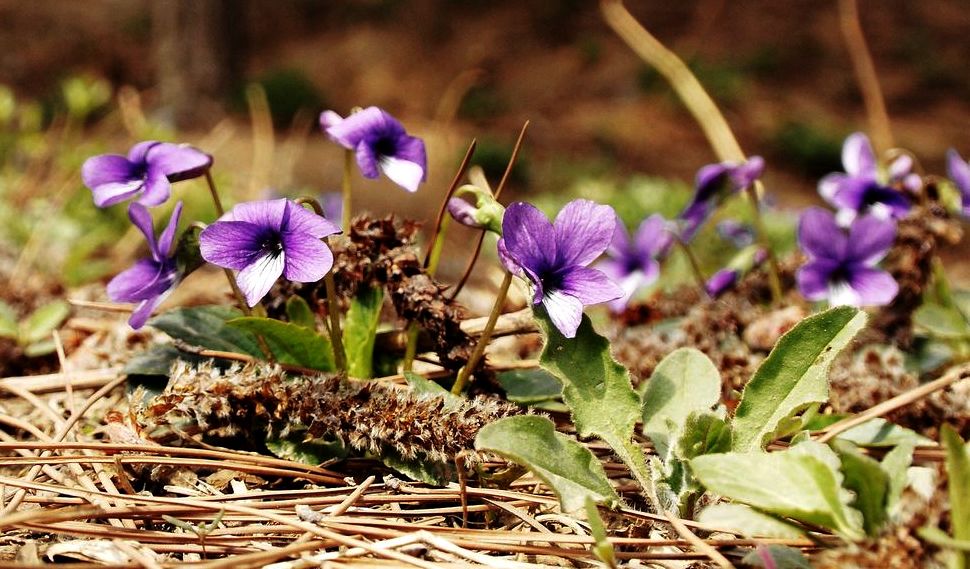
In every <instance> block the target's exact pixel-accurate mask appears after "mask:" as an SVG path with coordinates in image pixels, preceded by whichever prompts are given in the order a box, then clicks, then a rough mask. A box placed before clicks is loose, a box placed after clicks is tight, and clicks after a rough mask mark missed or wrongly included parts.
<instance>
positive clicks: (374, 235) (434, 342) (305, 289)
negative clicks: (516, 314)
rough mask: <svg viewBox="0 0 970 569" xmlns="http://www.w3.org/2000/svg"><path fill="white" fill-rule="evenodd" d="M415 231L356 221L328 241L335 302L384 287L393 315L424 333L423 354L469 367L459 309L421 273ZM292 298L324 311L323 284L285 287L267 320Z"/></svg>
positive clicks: (394, 223)
mask: <svg viewBox="0 0 970 569" xmlns="http://www.w3.org/2000/svg"><path fill="white" fill-rule="evenodd" d="M417 229H418V226H417V224H416V223H415V222H413V221H407V220H405V221H401V220H398V219H397V218H395V217H394V216H393V215H389V216H386V217H383V218H380V219H373V218H370V217H367V216H359V217H357V218H356V219H354V221H353V223H352V224H351V228H350V231H349V233H348V235H347V236H346V237H343V238H335V239H333V240H332V241H331V248H332V249H333V252H334V257H335V259H336V261H335V263H334V269H333V270H334V281H335V283H336V288H337V296H338V297H339V298H340V302H341V303H342V304H346V303H347V302H349V299H350V298H352V297H353V296H354V295H356V294H357V291H358V290H360V288H361V287H365V286H374V287H383V288H384V290H385V292H386V293H387V296H388V297H389V298H390V300H391V303H392V304H393V306H394V309H395V311H396V312H397V315H398V316H399V317H400V318H403V319H406V320H408V321H414V322H417V323H418V324H419V325H420V326H421V328H422V329H423V330H424V331H425V332H426V333H425V334H424V335H423V337H424V339H425V340H426V341H427V342H429V344H428V345H427V348H428V350H429V351H434V352H436V353H437V355H438V358H439V360H440V362H441V365H443V366H445V367H446V368H449V369H459V368H460V367H462V366H463V365H464V364H465V363H466V362H467V361H468V357H469V356H470V355H471V352H472V350H473V349H474V341H473V339H472V338H471V337H469V336H468V334H466V333H465V332H463V331H462V329H461V320H462V319H463V318H464V317H465V314H464V310H463V309H462V307H461V306H460V305H457V304H455V303H453V302H452V301H450V300H449V299H448V298H447V297H446V296H445V294H444V291H445V289H446V288H447V287H446V286H444V285H442V284H440V283H438V282H437V281H435V280H434V279H433V278H432V277H431V276H430V275H428V274H427V272H426V271H425V269H424V266H423V263H422V261H421V258H420V256H419V254H418V249H417V247H416V246H415V244H414V240H415V235H416V233H417ZM293 294H298V295H300V296H302V297H303V298H304V299H305V300H306V301H307V302H308V303H309V304H310V306H315V307H317V309H318V311H319V312H323V311H325V310H326V306H325V304H326V302H325V299H326V292H325V290H324V284H323V282H320V283H312V284H300V283H284V284H279V285H277V286H276V288H274V289H273V292H272V293H271V295H270V297H269V298H268V300H267V306H268V311H269V313H270V315H271V316H274V317H277V316H280V315H282V313H283V307H284V305H285V303H286V299H287V298H289V297H290V296H291V295H293Z"/></svg>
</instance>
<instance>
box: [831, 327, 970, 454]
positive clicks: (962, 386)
mask: <svg viewBox="0 0 970 569" xmlns="http://www.w3.org/2000/svg"><path fill="white" fill-rule="evenodd" d="M904 359H905V355H904V354H903V353H902V352H901V351H900V350H899V349H898V348H895V347H892V346H885V345H867V346H863V347H861V348H859V349H858V351H856V352H853V353H845V354H843V355H841V356H840V357H839V359H838V360H836V363H835V365H833V366H832V370H831V372H830V375H829V385H830V394H829V397H830V399H829V402H830V404H831V406H832V409H833V411H835V412H836V413H860V412H862V411H865V410H866V409H869V408H870V407H873V406H874V405H877V404H879V403H882V402H883V401H886V400H887V399H891V398H893V397H896V396H897V395H900V394H902V393H904V392H906V391H909V390H911V389H915V388H916V387H918V386H919V385H920V381H919V379H918V378H917V377H916V376H915V375H913V374H912V373H911V372H909V371H907V370H906V368H905V365H904ZM968 409H970V380H962V381H958V382H956V383H954V384H952V385H950V386H949V387H947V388H945V389H941V390H939V391H936V392H933V393H931V394H930V395H929V396H927V397H925V398H923V399H920V400H918V401H914V402H913V403H910V404H909V405H906V406H905V407H902V408H901V409H898V410H896V411H894V412H892V413H890V414H889V415H887V416H886V419H888V420H890V421H891V422H893V423H897V424H899V425H902V426H904V427H909V428H911V429H913V430H915V431H917V432H919V433H921V434H923V435H925V436H927V437H930V438H936V436H937V431H938V430H939V426H940V425H941V424H943V423H949V424H950V425H952V426H953V428H955V429H956V430H957V431H958V432H959V433H960V434H961V436H963V437H967V436H970V413H968V412H967V410H968Z"/></svg>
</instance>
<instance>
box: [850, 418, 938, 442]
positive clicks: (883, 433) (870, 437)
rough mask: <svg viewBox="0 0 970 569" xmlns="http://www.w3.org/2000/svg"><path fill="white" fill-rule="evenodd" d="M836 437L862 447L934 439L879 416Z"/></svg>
mask: <svg viewBox="0 0 970 569" xmlns="http://www.w3.org/2000/svg"><path fill="white" fill-rule="evenodd" d="M836 438H838V439H842V440H846V441H851V442H853V443H855V444H857V445H859V446H862V447H891V446H896V445H898V444H901V443H912V444H914V445H931V444H933V441H932V440H930V439H928V438H926V437H924V436H923V435H921V434H919V433H917V432H916V431H913V430H911V429H907V428H906V427H900V426H899V425H896V424H894V423H890V422H889V421H887V420H885V419H882V418H878V417H877V418H875V419H872V420H870V421H866V422H865V423H863V424H861V425H859V426H857V427H852V428H851V429H849V430H847V431H845V432H844V433H842V434H840V435H839V436H838V437H836Z"/></svg>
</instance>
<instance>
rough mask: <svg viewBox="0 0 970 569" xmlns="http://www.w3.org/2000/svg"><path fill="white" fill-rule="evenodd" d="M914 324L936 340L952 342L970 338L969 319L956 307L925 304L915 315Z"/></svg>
mask: <svg viewBox="0 0 970 569" xmlns="http://www.w3.org/2000/svg"><path fill="white" fill-rule="evenodd" d="M913 324H916V325H917V326H919V327H921V328H923V329H924V330H925V331H926V332H927V333H928V334H929V335H930V336H932V337H935V338H944V339H950V340H965V339H967V338H970V326H968V325H967V319H966V317H964V315H963V313H962V312H960V310H959V309H958V308H957V307H955V306H943V305H941V304H929V303H924V304H923V305H922V306H920V307H919V308H917V309H916V312H914V313H913Z"/></svg>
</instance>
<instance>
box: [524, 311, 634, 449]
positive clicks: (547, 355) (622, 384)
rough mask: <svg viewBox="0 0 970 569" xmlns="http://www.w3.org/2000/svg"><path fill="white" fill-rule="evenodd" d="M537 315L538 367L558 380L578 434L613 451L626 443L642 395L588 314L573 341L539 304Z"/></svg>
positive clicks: (630, 433) (584, 316)
mask: <svg viewBox="0 0 970 569" xmlns="http://www.w3.org/2000/svg"><path fill="white" fill-rule="evenodd" d="M535 317H536V322H537V323H538V324H539V329H540V330H541V331H542V334H543V337H544V338H545V340H546V342H545V346H544V347H543V349H542V355H540V356H539V363H540V365H542V367H543V369H545V370H546V371H548V372H549V373H551V374H552V375H554V376H556V377H557V378H559V380H560V381H562V395H563V401H564V402H565V403H566V405H568V406H569V409H570V411H571V412H572V416H573V422H574V423H575V424H576V431H577V432H578V433H579V436H581V437H589V436H595V437H599V438H601V439H603V440H604V441H606V442H607V443H609V444H610V446H613V447H614V448H616V447H617V446H625V445H628V444H629V441H630V440H631V439H632V438H633V428H634V425H635V424H636V422H637V419H639V418H640V397H638V396H637V393H636V392H635V391H634V390H633V387H632V385H631V384H630V375H629V373H628V372H627V370H626V368H624V367H623V366H621V365H620V364H618V363H617V362H616V360H614V359H613V356H612V355H611V354H610V344H609V342H608V341H607V339H606V338H604V337H603V336H600V335H599V334H597V333H596V331H595V330H593V325H592V324H591V323H590V321H589V317H588V316H586V315H583V321H582V323H581V324H580V325H579V329H578V330H577V331H576V337H575V338H566V337H565V336H563V335H562V333H560V332H559V330H558V329H557V328H556V327H555V325H554V324H553V323H552V321H551V320H549V315H548V314H547V313H546V311H545V308H543V307H542V306H541V305H540V306H538V307H536V309H535Z"/></svg>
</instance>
